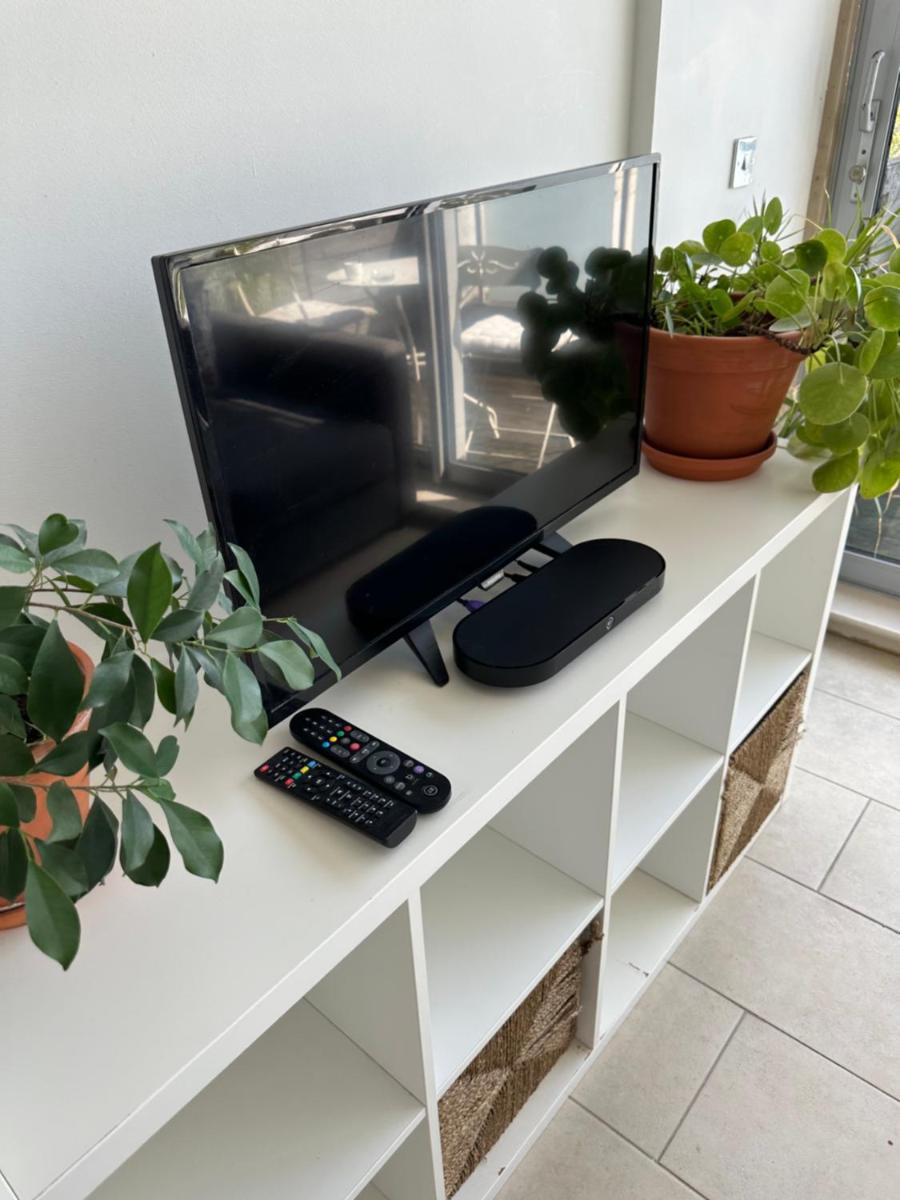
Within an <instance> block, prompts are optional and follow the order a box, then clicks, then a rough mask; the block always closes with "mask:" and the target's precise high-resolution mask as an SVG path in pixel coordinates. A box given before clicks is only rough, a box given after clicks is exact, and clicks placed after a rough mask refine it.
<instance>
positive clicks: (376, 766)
mask: <svg viewBox="0 0 900 1200" xmlns="http://www.w3.org/2000/svg"><path fill="white" fill-rule="evenodd" d="M366 766H367V767H368V768H369V770H370V771H371V772H372V774H373V775H392V774H393V773H394V771H396V770H397V768H398V767H399V766H400V759H399V758H398V757H397V755H396V754H394V753H393V752H392V751H390V750H382V751H380V752H379V753H375V754H373V755H371V756H370V757H369V758H368V759H367V760H366Z"/></svg>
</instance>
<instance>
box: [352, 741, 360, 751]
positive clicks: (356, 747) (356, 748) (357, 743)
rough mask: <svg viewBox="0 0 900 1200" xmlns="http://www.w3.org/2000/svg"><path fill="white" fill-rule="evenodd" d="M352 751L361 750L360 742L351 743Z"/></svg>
mask: <svg viewBox="0 0 900 1200" xmlns="http://www.w3.org/2000/svg"><path fill="white" fill-rule="evenodd" d="M350 749H351V750H358V749H359V742H351V743H350Z"/></svg>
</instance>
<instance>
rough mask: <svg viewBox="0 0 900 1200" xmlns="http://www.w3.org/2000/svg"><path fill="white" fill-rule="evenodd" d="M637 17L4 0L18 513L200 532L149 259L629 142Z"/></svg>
mask: <svg viewBox="0 0 900 1200" xmlns="http://www.w3.org/2000/svg"><path fill="white" fill-rule="evenodd" d="M632 30H633V9H632V7H631V0H253V2H252V3H251V2H249V0H5V2H4V4H3V39H2V48H0V114H2V115H0V163H2V167H0V189H2V191H0V212H2V221H0V271H2V292H3V301H2V307H3V318H2V321H0V372H2V388H3V390H2V393H0V394H2V404H3V414H4V432H5V439H4V440H5V443H6V445H5V454H4V456H3V470H2V475H0V515H2V516H3V517H5V518H6V519H11V520H16V521H19V522H20V523H23V524H28V523H31V522H35V521H37V520H38V519H39V518H40V516H41V515H43V514H44V513H45V512H48V511H51V510H53V509H63V510H64V511H67V512H69V513H70V514H71V515H73V516H84V517H86V518H87V519H88V522H89V525H90V526H91V527H92V530H93V531H94V535H95V540H96V541H97V542H109V543H110V545H111V546H112V548H118V549H119V550H121V551H122V552H124V551H126V550H128V549H130V548H132V547H133V546H135V545H137V544H139V543H141V542H146V541H147V540H150V539H153V538H154V537H155V536H157V535H158V533H159V524H158V523H159V520H160V518H161V517H163V516H166V515H173V516H174V515H177V516H179V517H181V518H182V519H183V520H186V521H188V522H190V523H199V522H200V521H201V520H202V505H201V501H200V495H199V490H198V488H197V484H196V481H195V476H194V469H193V465H192V461H191V458H190V454H189V450H188V443H187V437H186V434H185V430H184V426H183V422H182V417H181V413H180V408H179V403H178V398H177V394H176V391H175V385H174V380H173V376H172V370H171V366H170V363H169V358H168V351H167V348H166V344H165V340H164V337H163V332H162V326H161V322H160V318H159V313H158V308H157V302H156V296H155V290H154V286H153V282H152V277H151V273H150V256H151V255H152V254H154V253H157V252H160V251H166V250H176V249H181V248H184V247H187V246H191V245H198V244H202V243H204V242H212V241H218V240H221V239H226V238H230V237H233V236H238V235H243V234H252V233H258V232H265V231H268V230H271V229H275V228H279V227H282V226H285V225H291V224H296V223H300V222H303V221H308V220H314V219H316V218H320V217H321V218H324V217H328V216H335V215H340V214H342V213H345V212H353V211H358V210H360V209H366V208H371V207H376V206H379V205H381V204H388V203H392V202H397V201H403V200H413V199H417V198H420V197H423V196H428V195H430V194H435V193H440V192H443V191H448V190H454V189H459V188H464V187H468V186H477V185H480V184H489V183H495V182H499V181H504V180H507V179H515V178H517V177H521V176H527V175H532V174H538V173H541V172H544V171H552V170H556V169H560V168H564V167H571V166H577V165H580V164H583V163H585V162H589V161H597V160H603V159H607V158H614V157H617V156H619V155H621V154H623V153H624V152H625V150H626V146H627V139H628V110H629V89H630V82H631V80H630V73H631V47H632Z"/></svg>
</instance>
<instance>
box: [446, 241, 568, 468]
mask: <svg viewBox="0 0 900 1200" xmlns="http://www.w3.org/2000/svg"><path fill="white" fill-rule="evenodd" d="M539 253H540V251H539V250H515V249H512V248H511V247H508V246H488V245H476V246H461V247H460V248H459V259H458V297H459V313H460V325H461V332H460V338H459V345H460V352H461V356H462V360H463V371H464V373H465V374H464V378H466V380H467V386H466V389H465V391H464V393H463V396H464V399H465V402H466V404H467V405H469V406H470V407H471V409H472V410H474V411H473V414H472V420H471V422H467V425H468V429H467V431H466V440H465V453H466V455H468V454H470V453H471V452H472V442H473V440H474V438H475V435H476V434H477V433H478V432H479V430H483V431H485V432H486V433H487V434H488V436H489V438H490V439H491V440H493V441H501V440H502V439H503V438H506V437H509V438H513V439H514V438H528V439H530V438H532V437H539V438H540V439H541V442H540V447H539V449H538V453H537V466H538V467H539V468H540V467H542V466H543V465H544V460H545V458H546V456H547V448H548V446H549V443H550V439H551V438H564V439H565V440H566V441H567V442H568V443H569V445H570V446H574V444H575V443H574V441H573V439H572V438H571V437H569V435H568V434H567V433H564V432H562V431H559V432H556V431H555V430H554V428H553V426H554V423H555V422H556V419H557V408H556V405H555V404H550V405H549V406H548V410H547V417H546V420H545V421H543V422H535V424H534V425H532V426H525V425H522V424H514V425H509V424H504V423H503V422H502V420H501V416H500V413H499V412H498V409H497V407H496V405H494V404H491V403H489V402H488V401H487V400H485V399H484V398H483V397H480V396H476V395H474V394H473V392H472V391H471V390H470V389H469V387H468V379H469V378H470V376H471V375H472V374H473V373H474V371H473V368H476V369H477V367H479V366H481V367H486V368H487V369H488V370H489V371H494V372H497V373H498V374H499V373H501V372H502V371H503V368H504V367H508V368H509V373H510V375H511V376H515V375H517V374H518V372H516V371H515V370H514V368H516V367H520V366H521V361H522V355H521V342H522V333H523V329H524V327H523V325H522V322H521V321H520V320H519V317H518V314H517V312H516V308H515V303H516V300H517V299H518V297H519V296H520V295H521V294H522V292H524V291H526V290H529V289H532V288H537V287H539V286H540V285H541V282H542V281H541V277H540V275H539V274H538V272H537V268H536V265H535V264H536V261H537V257H538V254H539ZM467 366H468V368H469V369H468V371H466V368H467ZM517 382H518V381H517ZM540 398H541V394H540V391H539V389H535V388H533V387H529V390H528V391H525V392H523V391H512V390H510V391H508V393H507V396H506V399H508V400H510V401H513V402H520V403H519V404H518V405H517V407H521V402H524V403H526V404H527V403H529V402H532V401H534V400H535V399H540ZM478 453H483V454H488V455H490V451H489V450H488V451H479V452H478Z"/></svg>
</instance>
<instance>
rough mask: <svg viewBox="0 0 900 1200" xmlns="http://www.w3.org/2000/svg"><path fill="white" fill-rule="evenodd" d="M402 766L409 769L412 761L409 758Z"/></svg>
mask: <svg viewBox="0 0 900 1200" xmlns="http://www.w3.org/2000/svg"><path fill="white" fill-rule="evenodd" d="M403 765H404V767H411V766H412V765H413V760H412V759H411V758H408V759H407V760H406V762H405V763H404V764H403Z"/></svg>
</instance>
